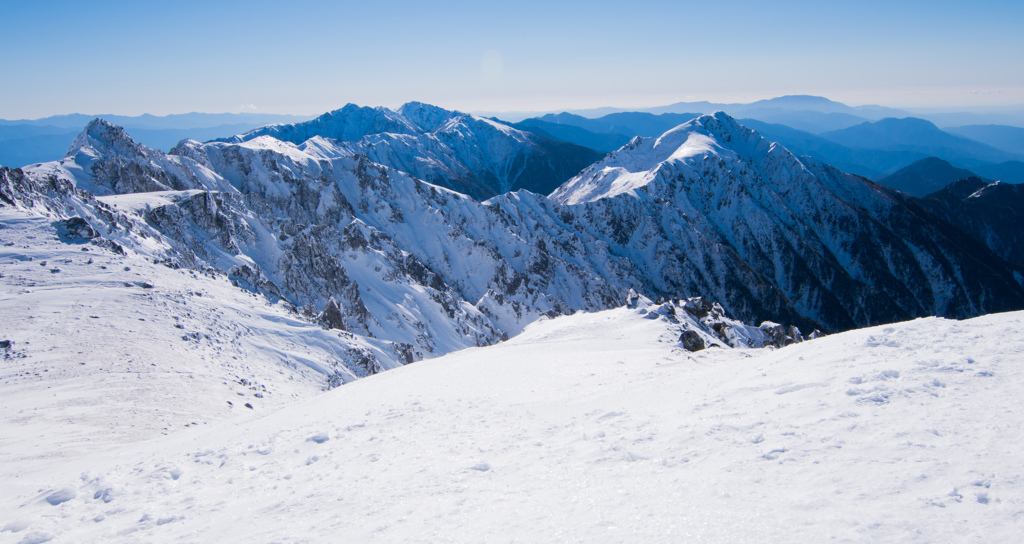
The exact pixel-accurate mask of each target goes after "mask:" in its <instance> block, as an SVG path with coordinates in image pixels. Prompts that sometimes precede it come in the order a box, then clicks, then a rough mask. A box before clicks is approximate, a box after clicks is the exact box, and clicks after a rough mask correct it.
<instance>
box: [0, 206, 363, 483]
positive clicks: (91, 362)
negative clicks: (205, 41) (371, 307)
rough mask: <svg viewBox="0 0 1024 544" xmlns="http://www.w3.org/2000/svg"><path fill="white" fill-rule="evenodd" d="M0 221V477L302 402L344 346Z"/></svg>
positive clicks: (232, 296) (294, 322) (33, 220)
mask: <svg viewBox="0 0 1024 544" xmlns="http://www.w3.org/2000/svg"><path fill="white" fill-rule="evenodd" d="M0 219H2V221H3V223H2V224H3V227H4V228H0V315H2V316H3V318H2V321H3V327H2V330H0V335H2V338H0V340H8V341H10V342H11V347H10V348H8V349H6V350H0V390H2V394H0V415H2V418H3V419H2V420H3V430H4V432H3V433H2V434H0V474H2V475H3V476H0V477H4V478H6V477H9V476H15V475H18V474H30V473H33V472H34V471H36V470H42V471H44V472H45V471H46V470H49V468H50V467H51V466H52V465H53V464H54V463H63V462H65V461H67V460H68V459H74V458H78V457H81V456H83V455H88V454H91V453H95V452H109V451H112V450H116V449H119V448H121V447H123V446H124V444H126V443H132V442H135V441H139V440H145V439H149V438H152V437H154V436H160V435H161V434H170V433H172V432H174V431H176V430H179V429H183V428H186V427H193V426H196V425H204V424H208V423H210V422H212V421H217V420H220V419H224V418H228V419H232V418H236V417H239V416H242V417H251V416H252V415H253V413H254V412H255V411H260V410H264V409H268V408H274V407H279V406H282V405H284V404H288V403H291V402H293V401H294V400H295V399H297V398H306V397H308V396H310V395H313V394H316V393H319V392H320V391H321V390H322V389H323V387H324V384H325V379H324V378H325V374H327V373H329V372H332V371H335V370H336V367H335V366H334V365H335V363H336V362H337V361H338V360H340V358H341V354H340V353H339V352H340V351H342V350H343V348H345V347H346V346H347V345H348V344H346V343H343V342H342V341H341V340H340V339H339V338H338V335H339V334H340V333H339V332H338V331H325V330H323V329H321V328H320V327H318V326H315V325H312V324H310V323H306V322H303V321H300V320H298V319H296V317H295V316H294V315H293V314H291V313H289V312H287V311H285V310H284V309H283V308H280V307H275V306H269V305H267V304H266V301H265V299H262V298H258V297H255V296H253V295H250V294H248V293H246V292H245V291H242V290H240V289H237V288H235V287H233V286H231V285H230V284H229V283H228V281H227V280H226V279H225V278H223V277H220V276H206V275H203V274H202V273H199V272H196V271H192V270H172V269H170V268H167V267H164V266H162V265H156V264H153V263H151V262H149V261H147V260H146V259H145V258H143V257H141V256H138V255H136V254H134V253H131V252H129V254H128V255H127V256H125V255H119V254H116V253H114V252H113V251H110V250H109V249H105V248H101V247H98V246H95V245H92V244H88V243H66V242H62V241H59V240H58V239H57V237H56V236H55V235H54V234H53V229H52V227H51V226H50V222H49V220H47V219H45V218H41V217H31V216H28V215H24V214H21V213H19V212H12V211H10V210H9V209H8V210H0ZM346 342H347V343H353V342H356V341H355V340H352V339H346ZM346 379H349V380H351V379H354V376H348V377H347V378H346ZM247 404H248V405H249V406H251V407H252V408H249V407H247V406H246V405H247ZM9 483H10V485H9V486H5V489H7V490H9V491H11V492H13V491H14V490H15V489H17V485H18V484H17V482H9Z"/></svg>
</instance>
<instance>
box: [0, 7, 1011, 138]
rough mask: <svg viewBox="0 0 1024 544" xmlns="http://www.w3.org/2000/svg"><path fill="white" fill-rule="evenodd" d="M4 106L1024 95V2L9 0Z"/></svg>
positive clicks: (862, 100)
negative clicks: (198, 0) (86, 0)
mask: <svg viewBox="0 0 1024 544" xmlns="http://www.w3.org/2000/svg"><path fill="white" fill-rule="evenodd" d="M0 21H2V22H3V24H2V30H0V77H2V79H3V81H2V84H0V118H5V119H20V118H38V117H44V116H48V115H55V114H65V113H87V114H99V113H113V114H122V115H138V114H142V113H152V114H156V115H166V114H170V113H186V112H191V111H199V112H243V111H258V112H266V113H295V114H317V113H322V112H325V111H329V110H332V109H336V108H339V107H341V106H343V105H345V104H346V103H349V102H353V103H357V104H360V105H366V106H378V105H381V106H389V107H395V106H398V105H400V104H402V103H404V102H407V101H411V100H418V101H422V102H429V103H433V104H436V105H439V106H442V107H447V108H454V109H460V110H463V111H513V110H520V111H521V110H534V111H536V110H551V109H578V108H591V107H599V106H616V107H648V106H658V105H665V104H670V103H673V102H680V101H696V100H709V101H713V102H750V101H753V100H758V99H762V98H771V97H774V96H780V95H784V94H814V95H821V96H826V97H828V98H831V99H833V100H838V101H841V102H845V103H848V104H851V105H860V104H881V105H887V106H895V107H941V106H958V107H976V106H987V105H992V106H994V105H1010V104H1024V2H1021V1H1019V0H1017V1H988V0H975V1H973V2H964V1H962V0H960V1H956V2H949V1H945V0H931V1H916V0H913V1H899V0H888V1H874V0H862V1H860V2H834V1H829V0H817V1H777V2H765V1H756V2H754V1H734V2H729V1H714V2H712V1H704V2H688V1H681V0H677V1H673V2H644V1H640V0H633V1H631V2H623V1H622V0H616V1H614V2H604V1H588V2H555V1H550V0H549V1H541V2H534V1H532V0H517V1H509V0H505V1H500V2H487V1H484V0H475V1H467V2H427V1H415V2H412V1H388V0H361V1H359V2H345V1H340V2H331V1H320V0H307V1H305V2H281V1H261V0H248V1H245V2H236V1H228V0H225V1H208V0H207V1H201V2H197V1H192V0H177V1H174V2H148V1H138V0H133V1H130V2H128V1H119V0H115V1H102V2H82V1H81V0H77V1H73V2H71V1H60V0H34V1H17V0H10V1H6V2H3V5H2V7H0Z"/></svg>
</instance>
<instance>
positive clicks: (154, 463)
mask: <svg viewBox="0 0 1024 544" xmlns="http://www.w3.org/2000/svg"><path fill="white" fill-rule="evenodd" d="M645 306H646V305H645V304H643V303H641V304H638V307H637V308H635V309H628V308H619V309H615V310H609V311H605V312H600V313H594V314H578V315H574V316H567V317H560V318H557V319H554V320H545V321H542V322H538V323H535V324H533V325H531V326H530V327H529V328H527V330H526V331H525V332H524V333H523V334H522V335H520V336H519V337H516V338H514V339H512V340H511V341H509V342H506V343H503V344H501V345H499V346H492V347H487V348H474V349H469V350H465V351H461V352H459V353H456V354H452V355H449V356H446V357H444V358H440V359H434V360H431V361H425V362H422V363H418V364H415V365H409V366H406V367H403V368H400V369H397V370H394V371H391V372H387V373H384V374H379V375H377V376H373V377H370V378H367V379H364V380H360V381H358V382H356V383H354V384H351V385H348V386H345V387H343V388H339V389H335V390H332V391H330V392H328V393H325V394H323V395H320V396H318V397H317V398H315V399H311V400H308V401H305V402H302V403H298V404H295V405H293V406H289V407H286V408H282V409H280V410H277V411H273V412H267V411H261V412H259V413H258V414H257V416H256V417H253V418H247V419H244V420H243V419H237V420H230V421H225V422H220V423H212V424H211V425H210V426H199V427H198V428H192V427H190V428H187V429H182V430H180V431H178V432H176V433H173V434H171V435H169V436H166V437H158V438H156V439H154V440H152V441H148V442H143V443H136V444H132V445H125V446H124V447H122V448H121V449H120V450H119V451H118V452H117V454H115V455H112V454H96V455H81V456H75V457H74V458H73V459H69V458H67V457H64V458H47V457H46V456H44V455H34V454H39V453H44V452H46V451H47V450H46V448H45V446H42V447H41V446H33V445H30V444H28V443H24V442H22V443H17V444H16V447H11V446H7V447H6V448H5V450H6V451H8V452H12V450H13V453H17V454H20V458H21V459H22V460H20V461H18V462H9V463H5V464H4V468H5V471H4V474H3V475H0V485H2V487H3V488H4V489H5V491H6V492H5V493H4V494H3V495H2V496H0V501H2V502H0V527H2V528H3V531H2V532H0V540H2V541H3V542H42V541H45V540H46V539H50V541H51V542H55V543H57V542H84V541H101V540H102V541H111V542H138V541H164V542H166V541H194V540H203V541H218V542H251V541H266V542H310V541H322V540H335V539H342V540H346V541H374V540H376V541H385V542H406V541H410V542H436V541H439V540H445V541H449V540H450V541H458V542H470V541H472V542H476V541H491V540H498V541H528V542H565V541H586V542H611V541H614V542H620V541H625V542H636V541H644V542H680V541H700V542H764V541H773V542H782V541H788V542H818V541H827V540H833V539H834V540H838V541H901V542H934V541H950V540H954V541H974V540H985V541H995V542H1012V541H1015V540H1016V537H1017V536H1018V532H1019V531H1018V527H1017V521H1016V517H1017V516H1018V514H1019V512H1020V511H1021V508H1024V484H1022V482H1021V479H1020V477H1019V472H1020V463H1021V457H1020V454H1019V452H1018V451H1017V448H1016V447H1015V445H1016V444H1017V443H1019V442H1020V440H1021V438H1022V433H1024V426H1022V423H1021V421H1020V417H1019V414H1020V413H1021V412H1022V410H1024V406H1022V405H1021V397H1020V395H1019V391H1020V390H1021V388H1022V387H1024V372H1022V371H1021V369H1020V368H1019V365H1018V364H1017V362H1018V361H1019V359H1020V357H1021V355H1022V354H1024V343H1022V341H1021V337H1020V335H1019V334H1016V331H1018V330H1019V329H1020V328H1021V326H1024V315H1022V314H1021V313H1012V314H1000V315H991V316H986V317H983V318H977V319H973V320H969V321H963V322H957V321H948V320H943V319H935V318H929V319H921V320H916V321H912V322H907V323H900V324H894V325H888V326H883V327H876V328H872V329H865V330H858V331H852V332H848V333H843V334H839V335H834V336H830V337H826V338H821V339H817V340H814V341H810V342H805V343H802V344H799V345H794V346H789V347H786V348H783V349H780V350H775V351H766V350H705V351H701V352H698V353H688V352H686V351H684V350H682V349H680V347H679V345H678V343H677V342H676V340H677V338H676V334H677V333H678V329H677V326H676V325H674V324H672V323H671V322H670V321H669V320H668V319H667V318H665V317H662V318H655V319H650V317H651V312H650V311H649V310H650V307H649V306H646V307H645ZM132 379H136V380H137V378H132ZM143 383H145V382H143ZM5 400H6V398H5ZM5 410H9V411H10V410H11V409H10V408H5ZM106 415H107V417H109V418H111V419H113V418H116V417H118V414H116V413H114V412H107V413H106ZM22 425H25V426H26V427H27V428H28V429H30V431H29V432H38V433H45V432H47V427H46V426H45V423H44V422H42V421H40V420H39V419H38V418H37V419H35V420H29V421H28V422H25V423H22ZM36 448H38V449H36ZM8 455H10V453H8ZM27 457H32V460H31V461H29V460H26V459H25V458H27Z"/></svg>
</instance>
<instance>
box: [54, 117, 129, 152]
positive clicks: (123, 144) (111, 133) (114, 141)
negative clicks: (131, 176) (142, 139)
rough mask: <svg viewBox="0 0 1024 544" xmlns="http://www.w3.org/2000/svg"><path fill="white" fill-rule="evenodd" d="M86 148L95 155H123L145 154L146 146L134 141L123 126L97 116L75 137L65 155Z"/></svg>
mask: <svg viewBox="0 0 1024 544" xmlns="http://www.w3.org/2000/svg"><path fill="white" fill-rule="evenodd" d="M86 148H92V149H93V150H94V151H93V153H95V154H97V155H98V154H106V155H110V154H114V155H120V156H125V157H143V156H145V155H146V148H145V147H144V146H142V145H140V144H137V143H135V141H134V140H132V139H131V137H130V136H128V133H126V132H125V131H124V129H123V128H121V127H119V126H117V125H113V124H110V123H108V122H107V121H105V120H103V119H100V118H98V117H97V118H96V119H93V120H92V121H90V122H89V124H88V125H86V126H85V129H84V130H82V132H81V133H80V134H79V135H78V136H76V137H75V139H74V141H73V142H71V146H70V147H68V152H67V154H65V156H66V157H71V156H74V155H76V154H77V153H79V152H81V151H82V150H83V149H86Z"/></svg>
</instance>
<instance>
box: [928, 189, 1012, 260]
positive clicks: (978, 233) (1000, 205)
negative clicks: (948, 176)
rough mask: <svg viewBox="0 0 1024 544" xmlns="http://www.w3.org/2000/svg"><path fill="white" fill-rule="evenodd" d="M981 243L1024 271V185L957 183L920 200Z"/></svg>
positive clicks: (936, 213) (929, 208) (933, 211)
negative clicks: (1023, 268)
mask: <svg viewBox="0 0 1024 544" xmlns="http://www.w3.org/2000/svg"><path fill="white" fill-rule="evenodd" d="M920 204H921V205H922V206H923V207H925V208H927V209H928V210H929V211H931V212H932V213H934V214H935V215H937V216H939V217H941V218H942V219H945V220H946V221H948V222H949V223H951V224H952V225H954V226H956V227H957V228H960V229H961V230H963V231H964V232H966V233H967V234H968V235H969V236H971V238H973V239H974V240H975V241H977V243H979V244H981V245H984V246H985V247H987V248H989V249H991V250H992V251H993V252H995V253H996V254H997V255H999V256H1000V257H1002V258H1003V259H1006V260H1007V261H1009V262H1011V263H1013V264H1015V265H1017V266H1019V267H1024V185H1011V184H1007V183H991V184H990V183H987V182H986V181H985V180H983V179H981V178H978V177H968V178H964V179H961V180H957V181H955V182H953V183H951V184H949V185H948V186H946V187H944V188H943V189H942V190H940V191H937V192H935V193H933V194H930V195H928V196H927V197H925V198H923V199H921V200H920Z"/></svg>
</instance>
